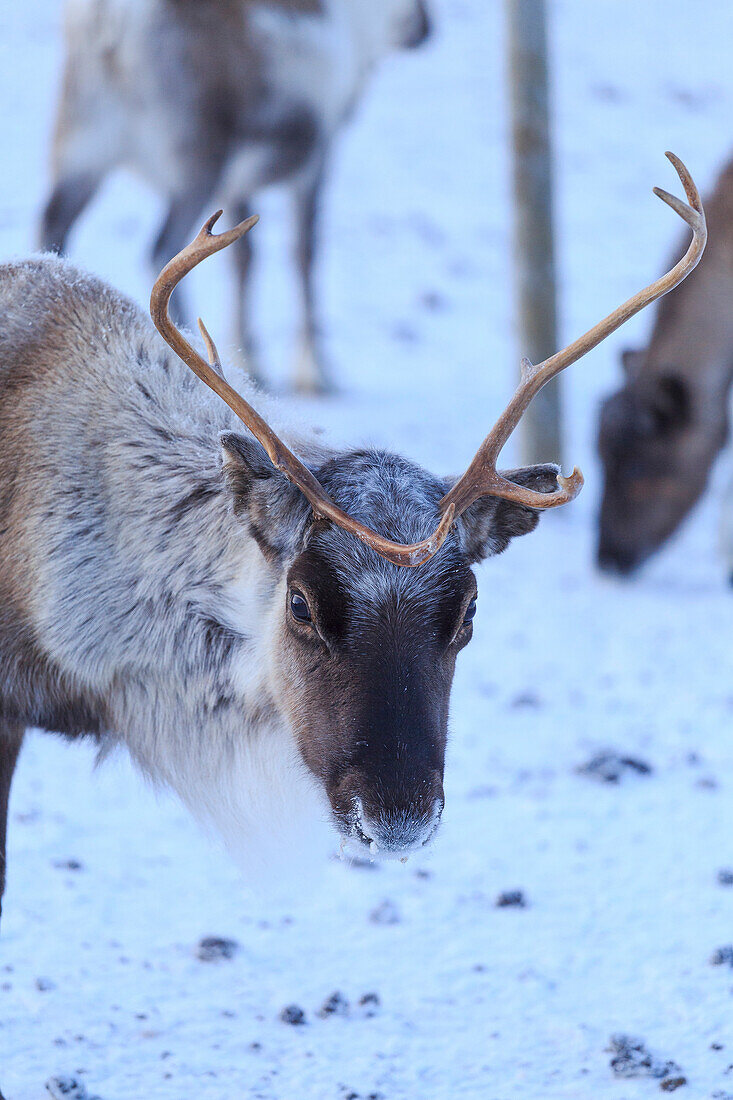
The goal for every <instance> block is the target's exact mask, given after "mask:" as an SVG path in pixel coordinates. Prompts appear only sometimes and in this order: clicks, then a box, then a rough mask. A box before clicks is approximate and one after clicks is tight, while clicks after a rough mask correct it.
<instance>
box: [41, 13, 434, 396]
mask: <svg viewBox="0 0 733 1100" xmlns="http://www.w3.org/2000/svg"><path fill="white" fill-rule="evenodd" d="M428 32H429V23H428V14H427V10H426V6H425V3H424V0H378V2H377V3H375V2H374V0H122V2H120V0H69V3H68V5H67V19H66V67H65V72H64V78H63V88H62V93H61V101H60V104H59V109H58V117H57V121H56V130H55V137H54V152H53V177H54V182H53V189H52V192H51V195H50V198H49V199H48V202H47V204H46V208H45V211H44V213H43V219H42V225H41V232H40V243H41V246H42V247H43V248H44V249H49V250H53V251H59V252H60V251H63V250H64V249H65V247H66V243H67V238H68V234H69V231H70V229H71V227H72V226H73V224H74V222H75V221H76V219H77V218H78V217H79V215H80V214H81V213H82V211H83V210H84V208H85V206H86V205H87V204H88V203H89V202H90V200H91V199H92V198H93V197H94V195H95V193H96V191H97V190H98V188H99V186H100V184H101V183H102V181H103V180H104V178H105V176H106V175H107V174H108V173H109V172H110V171H112V170H113V169H114V168H116V167H118V166H120V165H125V166H128V167H130V168H132V169H134V170H135V171H137V172H139V173H140V174H141V175H142V176H143V177H144V178H145V179H146V180H147V181H148V182H149V183H150V184H151V185H152V186H153V187H154V188H155V189H156V190H157V191H159V192H160V193H161V194H162V195H163V196H164V197H165V199H166V201H167V203H168V213H167V216H166V219H165V222H164V224H163V226H162V228H161V230H160V233H159V235H158V238H157V241H156V243H155V245H154V248H153V256H152V259H153V265H154V267H155V270H156V271H159V270H160V268H161V267H162V266H163V264H164V263H165V262H166V261H167V260H169V259H170V258H171V256H172V255H174V254H175V253H176V252H178V251H180V249H181V248H182V247H183V245H184V244H185V242H186V240H187V239H188V237H189V235H190V233H191V229H192V227H193V226H194V224H195V223H196V221H197V219H198V218H199V217H200V215H201V211H202V210H203V209H204V207H206V206H208V207H211V205H213V199H212V196H213V195H217V196H218V197H219V199H220V201H221V202H222V203H223V204H226V206H227V208H228V209H231V210H232V211H233V212H234V213H235V215H236V216H237V218H238V219H240V220H241V219H244V218H246V217H247V216H248V213H249V203H250V199H251V197H252V195H253V194H254V193H255V192H257V191H258V190H259V189H260V188H262V187H265V186H267V185H269V184H273V183H284V184H285V185H286V186H287V188H288V190H289V191H290V195H291V198H292V204H293V210H294V232H295V245H294V256H295V262H296V269H297V276H298V285H299V302H300V307H299V308H300V312H301V318H302V319H301V326H300V336H299V348H298V353H297V363H296V373H295V382H296V385H297V387H298V388H299V389H301V390H321V389H324V388H325V387H327V385H328V375H327V371H326V369H325V366H324V361H323V355H322V352H321V348H320V344H319V337H318V324H317V319H316V310H315V302H314V262H315V255H316V244H317V218H318V210H319V203H320V197H321V192H322V188H323V183H324V179H325V176H326V173H327V169H328V163H329V157H330V152H331V145H332V142H333V139H334V137H335V135H336V133H337V132H338V130H339V129H340V128H341V126H342V125H343V123H344V122H345V121H346V120H347V118H348V117H349V115H350V113H351V112H352V110H353V109H354V107H355V105H356V103H357V102H358V100H359V97H360V96H361V95H362V94H363V92H364V88H365V85H366V82H367V79H368V77H369V76H370V74H371V72H372V71H373V69H374V67H375V65H376V64H377V63H378V62H379V61H380V60H381V59H382V58H383V57H384V56H385V55H386V54H388V53H389V52H390V51H392V50H394V49H400V48H409V47H414V46H418V45H420V43H422V42H423V41H424V40H425V38H426V37H427V35H428ZM232 256H233V260H234V265H235V271H236V308H235V315H234V319H235V324H234V332H233V335H234V339H235V342H236V344H237V346H238V347H239V348H241V349H242V351H243V353H244V358H245V363H246V366H247V369H248V372H249V374H250V375H251V376H253V377H255V376H257V375H258V365H257V355H256V349H255V344H254V340H253V336H252V331H251V327H250V319H249V317H248V315H247V304H248V302H249V295H248V294H247V287H248V281H249V277H250V270H251V260H252V255H251V249H250V244H249V241H248V240H247V239H246V238H245V239H243V240H242V241H240V242H239V243H238V244H237V245H236V247H235V248H234V249H233V250H232Z"/></svg>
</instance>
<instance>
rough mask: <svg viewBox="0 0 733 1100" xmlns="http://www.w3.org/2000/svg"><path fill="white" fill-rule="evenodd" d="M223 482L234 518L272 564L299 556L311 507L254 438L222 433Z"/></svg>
mask: <svg viewBox="0 0 733 1100" xmlns="http://www.w3.org/2000/svg"><path fill="white" fill-rule="evenodd" d="M219 442H220V443H221V448H222V459H223V471H224V478H225V480H226V483H227V485H228V487H229V491H230V492H231V494H232V503H233V510H234V514H235V516H241V518H242V519H243V520H244V521H245V522H246V524H247V526H248V528H249V532H250V534H251V535H252V537H253V538H254V539H255V540H256V542H257V545H258V546H259V548H260V550H261V551H262V553H263V554H264V555H265V557H266V558H267V559H268V560H269V561H281V560H285V559H286V558H287V557H289V556H292V555H293V554H294V553H296V551H297V549H298V546H299V545H300V541H301V539H302V535H303V530H304V527H305V525H306V523H307V520H308V514H309V505H308V502H307V500H306V499H305V497H304V496H303V494H302V493H301V492H300V490H299V489H296V487H295V486H294V485H293V484H292V483H291V482H290V481H288V479H287V478H286V477H285V475H284V474H282V473H281V472H280V471H279V470H276V469H275V467H274V466H273V465H272V463H271V462H270V459H269V458H268V457H267V453H266V451H265V449H264V447H263V446H262V444H261V443H258V442H257V440H256V439H253V438H252V437H251V436H244V435H238V434H237V433H236V432H222V434H221V435H220V436H219Z"/></svg>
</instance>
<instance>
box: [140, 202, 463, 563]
mask: <svg viewBox="0 0 733 1100" xmlns="http://www.w3.org/2000/svg"><path fill="white" fill-rule="evenodd" d="M220 216H221V210H220V211H218V213H216V214H214V215H213V216H212V217H211V218H209V220H208V221H207V222H206V223H205V225H204V226H203V227H202V229H201V230H200V231H199V233H198V234H197V236H196V237H195V238H194V240H193V241H191V243H190V244H189V245H187V246H186V247H185V248H184V249H183V250H182V251H181V252H179V253H178V255H177V256H174V258H173V259H172V260H171V261H170V263H168V264H166V266H165V267H164V268H163V270H162V271H161V273H160V275H159V276H158V278H157V279H156V281H155V284H154V286H153V289H152V292H151V295H150V315H151V317H152V319H153V323H154V324H155V327H156V328H157V329H158V332H159V333H160V334H161V336H162V337H163V339H164V340H165V341H166V343H167V344H168V345H169V346H170V347H171V348H173V350H174V351H175V353H176V354H177V355H178V356H179V357H180V358H181V359H182V360H183V362H184V363H185V364H186V366H188V367H190V368H191V370H192V371H193V372H194V374H196V375H197V376H198V377H199V378H200V379H201V380H202V382H205V383H206V385H207V386H209V387H210V388H211V389H212V390H213V391H214V393H216V394H218V396H219V397H221V398H222V400H223V401H225V402H226V404H227V405H228V406H229V408H230V409H231V410H232V412H234V413H235V414H236V415H237V416H238V417H239V419H240V420H241V421H242V423H243V424H244V425H245V427H246V428H248V429H249V430H250V431H251V432H252V434H253V435H254V437H255V438H256V439H258V440H259V442H260V443H261V444H262V446H263V447H264V449H265V451H266V452H267V455H268V457H269V459H270V461H271V462H272V464H273V466H274V467H275V468H276V469H278V470H280V471H281V473H283V474H285V476H286V477H287V478H289V480H290V481H292V483H293V484H294V485H296V486H297V487H298V488H299V489H300V491H301V492H302V493H303V495H304V496H305V497H306V499H307V500H308V502H309V503H310V505H311V507H312V508H313V512H314V514H315V516H316V517H322V518H325V519H330V520H331V521H332V522H333V523H336V524H338V525H339V526H340V527H343V528H344V530H346V531H350V532H351V533H352V534H354V535H356V537H357V538H359V539H361V540H362V542H364V543H366V545H367V546H370V547H371V548H372V549H373V550H375V551H376V553H378V554H380V555H381V556H382V557H383V558H386V559H387V560H388V561H391V562H393V563H394V564H395V565H405V566H415V565H421V564H422V563H423V562H425V561H427V560H428V558H431V557H432V556H433V554H435V553H436V552H437V551H438V550H439V549H440V547H441V546H442V545H443V542H444V541H445V539H446V537H447V535H448V532H449V531H450V529H451V527H452V525H453V521H454V517H455V509H454V508H453V507H451V506H448V507H447V508H445V509H443V514H442V516H441V519H440V523H439V524H438V527H437V528H436V530H435V531H434V532H433V534H432V535H430V536H429V537H428V538H426V539H423V541H422V542H416V543H413V544H412V545H403V544H402V543H399V542H392V541H391V540H390V539H386V538H383V537H382V536H381V535H378V534H377V532H376V531H372V530H371V528H369V527H366V526H365V525H364V524H362V523H360V522H359V521H358V520H356V519H354V518H353V517H352V516H349V515H348V514H347V513H346V512H344V511H342V510H341V509H340V508H339V507H337V505H336V504H334V502H333V501H332V500H331V499H330V497H329V496H328V494H327V493H326V491H325V489H324V488H323V486H322V485H321V483H320V482H319V481H318V479H317V478H316V477H315V476H314V475H313V474H312V473H311V471H310V470H309V469H308V467H307V466H305V465H304V464H303V463H302V462H301V461H300V459H298V458H296V456H295V455H294V454H293V452H292V451H291V450H290V448H289V447H287V446H286V444H285V443H284V442H283V441H282V440H281V439H280V438H279V436H277V435H276V434H275V432H274V431H273V430H272V428H271V427H270V425H269V424H268V423H267V422H266V421H265V420H263V418H262V417H261V416H260V414H259V413H258V412H257V411H256V410H255V409H254V408H253V407H252V406H251V405H250V404H249V402H248V401H245V399H244V398H243V397H242V395H241V394H239V393H237V391H236V390H235V389H234V388H233V387H232V386H230V385H229V383H228V382H227V381H226V379H225V378H224V374H223V371H222V369H221V362H220V360H219V354H218V352H217V350H216V345H215V344H214V341H213V340H212V338H211V336H210V335H209V332H208V330H207V328H206V326H205V325H204V323H203V321H201V320H199V328H200V330H201V335H202V337H203V340H204V344H205V346H206V350H207V353H208V356H209V362H208V363H207V362H206V360H205V359H203V358H202V356H201V355H199V353H198V352H197V351H196V350H195V348H194V347H192V345H191V344H190V343H189V342H188V340H187V339H186V337H185V336H184V335H183V333H181V332H179V330H178V329H177V328H176V327H175V325H174V324H173V322H172V321H171V318H170V315H169V313H168V303H169V301H170V297H171V294H172V293H173V291H174V290H175V288H176V286H177V285H178V283H179V282H180V281H181V279H183V278H184V276H186V275H187V274H188V273H189V272H190V271H192V270H193V269H194V267H196V266H197V264H199V263H201V261H202V260H204V259H206V257H207V256H212V255H213V254H214V253H215V252H219V251H220V250H221V249H222V248H226V247H227V246H228V245H230V244H233V243H234V242H235V241H238V240H239V239H240V237H243V236H244V234H245V233H248V232H249V230H250V229H251V228H252V227H253V226H254V225H256V224H257V221H258V219H257V217H251V218H247V220H246V221H243V222H240V224H239V225H236V226H234V228H233V229H229V230H227V231H226V232H224V233H217V234H214V233H212V232H211V230H212V228H213V227H214V225H215V224H216V222H217V221H218V220H219V218H220Z"/></svg>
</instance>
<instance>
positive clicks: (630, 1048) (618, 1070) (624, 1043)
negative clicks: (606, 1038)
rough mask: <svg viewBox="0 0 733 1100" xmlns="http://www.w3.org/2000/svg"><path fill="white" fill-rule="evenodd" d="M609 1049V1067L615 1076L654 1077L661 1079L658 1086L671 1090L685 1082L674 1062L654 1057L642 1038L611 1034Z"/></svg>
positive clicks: (667, 1090)
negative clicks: (610, 1055)
mask: <svg viewBox="0 0 733 1100" xmlns="http://www.w3.org/2000/svg"><path fill="white" fill-rule="evenodd" d="M608 1049H609V1051H610V1052H611V1054H612V1055H613V1057H612V1058H611V1069H612V1070H613V1072H614V1074H615V1076H616V1077H654V1078H657V1079H658V1080H659V1079H661V1085H660V1088H662V1089H664V1091H665V1092H673V1091H674V1090H675V1089H678V1088H680V1086H681V1085H686V1084H687V1079H686V1078H685V1076H684V1074H683V1073H682V1070H681V1069H680V1067H679V1066H678V1065H677V1063H676V1062H673V1061H671V1060H664V1059H662V1058H656V1057H655V1056H654V1055H653V1054H652V1053H651V1052H650V1051H649V1050H648V1049H647V1046H646V1043H645V1042H644V1040H643V1039H638V1038H634V1037H633V1036H631V1035H612V1036H611V1042H610V1046H609V1047H608Z"/></svg>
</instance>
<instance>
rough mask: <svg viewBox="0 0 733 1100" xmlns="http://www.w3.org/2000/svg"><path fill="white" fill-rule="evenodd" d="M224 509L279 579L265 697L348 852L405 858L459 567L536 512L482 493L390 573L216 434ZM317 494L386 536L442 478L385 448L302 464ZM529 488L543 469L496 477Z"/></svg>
mask: <svg viewBox="0 0 733 1100" xmlns="http://www.w3.org/2000/svg"><path fill="white" fill-rule="evenodd" d="M222 443H223V447H224V461H225V472H226V476H227V479H228V482H229V486H230V488H231V490H232V492H233V495H234V508H235V511H236V512H237V513H238V514H240V515H241V516H242V518H243V519H244V520H245V522H246V523H247V524H248V526H249V531H250V533H251V534H252V536H253V537H254V538H255V539H256V540H257V542H258V544H259V546H260V548H261V549H262V552H263V553H264V554H265V556H266V557H267V558H268V560H269V561H270V562H271V563H272V567H273V570H274V571H275V573H276V575H277V576H278V578H279V579H278V583H277V589H276V600H277V605H276V606H275V607H274V609H273V615H274V617H275V618H274V620H273V621H274V622H275V623H276V625H275V626H274V627H273V629H272V642H271V647H270V649H271V653H270V662H271V673H270V678H271V681H272V682H273V684H274V694H275V697H276V702H277V706H278V708H279V709H280V711H281V713H282V714H283V715H284V717H285V718H287V720H288V722H289V725H290V726H291V728H292V730H293V732H294V734H295V737H296V738H297V742H298V746H299V749H300V753H301V755H302V757H303V760H304V762H305V763H306V765H307V766H308V768H309V769H310V771H311V773H312V774H313V775H314V776H315V777H316V779H317V780H318V782H319V783H320V784H321V785H322V787H323V790H324V791H325V793H326V795H327V796H328V800H329V802H330V806H331V811H332V816H333V821H334V824H335V825H336V827H337V828H338V829H339V831H340V832H341V834H342V835H343V836H344V837H345V838H347V839H349V840H350V841H351V842H352V843H354V844H355V845H356V846H357V847H358V848H359V849H362V850H364V851H365V852H369V851H370V850H371V851H372V852H373V853H376V852H381V853H399V854H402V853H405V852H409V851H411V850H413V849H416V848H419V847H421V846H422V845H423V844H425V843H427V841H428V840H430V838H431V836H432V835H433V833H434V832H435V830H436V828H437V826H438V822H439V820H440V815H441V812H442V809H443V766H444V760H445V746H446V739H447V735H448V710H449V700H450V690H451V684H452V682H453V672H454V669H455V662H456V657H457V655H458V653H459V652H460V650H461V649H462V648H463V647H464V646H465V645H466V644H467V643H468V642H469V641H470V638H471V634H472V629H473V628H472V621H473V616H474V614H475V611H476V595H477V592H476V580H475V577H474V575H473V573H472V571H471V565H472V564H473V563H475V562H477V561H481V560H482V559H483V558H485V557H488V556H490V555H491V554H496V553H499V552H501V551H502V550H503V549H504V548H505V547H506V546H507V545H508V543H509V541H510V540H511V539H512V538H513V537H514V536H515V535H521V534H525V533H526V532H528V531H531V530H533V529H534V527H535V526H536V525H537V519H538V516H537V513H536V512H534V511H532V510H531V509H529V508H525V507H522V506H520V505H517V504H513V503H509V502H507V501H499V500H496V499H494V498H491V497H484V498H482V499H481V500H479V501H477V502H476V503H475V504H474V505H472V506H471V508H470V509H468V510H467V511H466V512H465V513H464V514H463V516H462V517H461V520H460V522H459V523H458V524H457V525H456V526H455V527H454V528H453V530H452V531H451V533H450V534H449V536H448V538H447V539H446V541H445V543H444V544H443V546H442V547H441V549H440V550H439V552H438V553H437V554H436V555H435V557H433V558H431V559H430V560H429V561H428V562H425V563H424V564H423V565H421V566H418V567H417V568H414V569H411V568H402V567H400V566H397V565H392V564H391V563H390V562H387V561H385V560H384V559H383V558H381V557H379V555H377V554H376V553H375V552H374V551H373V550H371V549H369V548H368V547H367V546H365V545H364V544H363V543H362V542H360V541H359V540H358V539H356V538H355V537H354V536H353V535H351V534H348V533H347V532H345V531H343V530H342V529H341V528H339V527H336V526H334V525H333V524H328V523H323V522H314V521H313V518H312V514H311V512H310V509H309V508H308V505H307V504H306V503H305V501H304V499H303V497H302V495H301V494H300V493H299V491H298V490H297V489H294V488H293V486H292V485H291V484H290V483H289V482H287V481H286V480H285V478H284V477H283V476H282V475H281V474H279V473H277V472H276V471H274V470H273V468H272V466H271V465H270V463H269V461H268V460H267V458H266V457H265V456H264V452H263V451H262V448H261V447H260V446H259V444H254V443H253V442H252V441H251V440H247V439H244V438H243V437H241V436H236V435H233V434H231V435H227V436H225V437H224V438H223V440H222ZM316 474H317V477H318V480H319V481H320V482H321V484H322V485H323V487H324V489H325V490H326V492H327V493H328V494H329V496H330V497H331V498H332V499H333V500H334V501H335V502H336V503H337V504H338V505H339V506H340V507H341V508H344V509H345V510H346V511H348V513H349V514H350V515H352V516H354V517H355V518H357V519H360V520H361V521H362V522H363V523H366V524H368V525H370V526H372V527H374V528H375V529H377V530H379V531H380V533H382V534H384V535H385V536H386V537H388V538H392V539H395V540H397V541H399V542H403V543H412V542H417V541H419V540H420V539H422V538H424V537H425V536H426V535H427V534H428V533H429V532H431V531H432V530H434V528H435V526H436V523H437V519H438V515H439V510H438V504H439V501H440V500H441V498H442V497H443V495H444V494H445V492H446V491H447V489H448V487H449V485H450V484H451V482H450V481H449V480H444V479H440V478H437V477H433V476H432V475H431V474H428V473H427V472H426V471H424V470H421V469H420V468H419V467H417V466H414V465H413V464H412V463H409V462H407V461H405V460H404V459H402V458H399V457H398V456H395V455H390V454H385V453H384V452H372V451H360V452H353V453H351V454H345V455H337V456H335V457H333V458H331V459H330V460H329V461H327V462H325V463H324V464H322V465H320V467H319V468H318V469H317V470H316ZM507 476H508V477H509V478H510V479H511V480H515V481H517V482H519V483H521V484H523V485H527V486H528V487H530V488H533V489H536V490H538V491H540V492H550V491H551V490H552V489H554V488H555V487H556V484H557V482H556V468H555V467H551V466H547V467H538V468H535V469H533V470H532V471H514V472H510V473H509V474H508V475H507Z"/></svg>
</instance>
